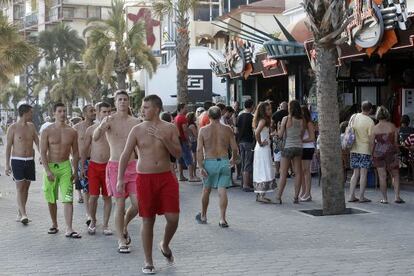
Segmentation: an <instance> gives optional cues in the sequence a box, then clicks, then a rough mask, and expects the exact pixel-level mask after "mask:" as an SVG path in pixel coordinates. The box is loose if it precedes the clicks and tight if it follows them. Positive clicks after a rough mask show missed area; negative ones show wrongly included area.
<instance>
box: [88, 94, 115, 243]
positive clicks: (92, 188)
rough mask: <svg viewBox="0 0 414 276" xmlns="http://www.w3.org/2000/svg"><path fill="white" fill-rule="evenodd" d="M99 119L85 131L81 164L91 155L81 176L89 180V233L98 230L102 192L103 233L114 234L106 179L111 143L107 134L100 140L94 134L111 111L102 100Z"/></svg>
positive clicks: (98, 107) (99, 104)
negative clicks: (97, 218)
mask: <svg viewBox="0 0 414 276" xmlns="http://www.w3.org/2000/svg"><path fill="white" fill-rule="evenodd" d="M95 109H96V112H97V119H98V120H99V121H98V122H97V123H95V124H94V125H92V126H90V127H88V129H87V130H86V133H85V140H84V148H82V150H81V161H82V162H81V164H84V161H85V160H86V158H87V157H88V156H90V161H89V169H88V172H87V175H85V171H84V167H82V172H81V178H84V179H85V178H87V179H88V180H89V210H90V216H91V223H90V224H89V227H88V233H89V234H90V235H94V234H95V232H96V208H97V207H98V198H99V194H102V197H103V201H104V217H103V234H104V235H105V236H109V235H112V231H111V229H109V227H108V221H109V216H110V215H111V209H112V200H111V197H110V196H108V191H107V189H106V181H105V169H106V164H107V163H108V160H109V144H108V141H107V140H106V137H105V136H101V137H100V138H99V139H98V140H96V141H95V140H93V139H92V135H93V132H94V131H95V129H96V128H97V127H98V126H99V124H100V122H101V121H102V120H103V119H104V118H105V117H106V116H108V115H109V113H110V112H111V105H110V104H108V103H105V102H100V103H98V104H96V106H95Z"/></svg>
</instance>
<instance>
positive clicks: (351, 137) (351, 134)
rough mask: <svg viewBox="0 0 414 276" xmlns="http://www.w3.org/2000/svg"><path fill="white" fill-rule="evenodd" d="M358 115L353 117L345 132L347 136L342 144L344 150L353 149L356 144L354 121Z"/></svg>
mask: <svg viewBox="0 0 414 276" xmlns="http://www.w3.org/2000/svg"><path fill="white" fill-rule="evenodd" d="M356 115H357V114H354V115H352V117H351V119H350V120H349V124H348V126H347V128H346V130H345V135H344V138H343V140H342V141H341V142H342V149H343V150H348V149H351V148H352V146H353V145H354V144H355V139H356V138H355V130H354V128H353V125H354V120H355V117H356Z"/></svg>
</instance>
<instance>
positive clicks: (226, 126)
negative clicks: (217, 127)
mask: <svg viewBox="0 0 414 276" xmlns="http://www.w3.org/2000/svg"><path fill="white" fill-rule="evenodd" d="M222 127H223V129H224V131H225V133H226V134H227V135H230V134H231V135H233V130H232V129H231V127H230V126H228V125H222Z"/></svg>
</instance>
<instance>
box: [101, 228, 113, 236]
mask: <svg viewBox="0 0 414 276" xmlns="http://www.w3.org/2000/svg"><path fill="white" fill-rule="evenodd" d="M103 234H104V235H105V236H111V235H113V232H112V230H111V229H104V230H103Z"/></svg>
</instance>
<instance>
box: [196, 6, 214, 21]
mask: <svg viewBox="0 0 414 276" xmlns="http://www.w3.org/2000/svg"><path fill="white" fill-rule="evenodd" d="M194 20H195V21H210V4H198V5H197V7H196V8H195V9H194Z"/></svg>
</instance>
